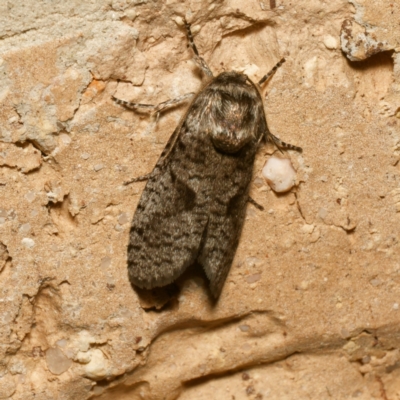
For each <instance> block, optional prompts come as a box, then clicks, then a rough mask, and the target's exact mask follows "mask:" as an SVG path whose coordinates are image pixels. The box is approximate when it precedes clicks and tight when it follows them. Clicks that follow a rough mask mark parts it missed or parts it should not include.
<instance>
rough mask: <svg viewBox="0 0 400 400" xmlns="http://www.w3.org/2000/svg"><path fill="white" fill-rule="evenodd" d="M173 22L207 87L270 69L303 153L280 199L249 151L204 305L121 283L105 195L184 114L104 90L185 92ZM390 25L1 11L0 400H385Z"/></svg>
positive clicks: (394, 225) (398, 182)
mask: <svg viewBox="0 0 400 400" xmlns="http://www.w3.org/2000/svg"><path fill="white" fill-rule="evenodd" d="M274 3H275V7H272V9H271V5H272V6H274ZM378 4H379V6H378ZM183 16H186V18H187V19H188V20H190V21H191V22H192V23H193V31H194V32H195V33H196V35H195V40H196V43H197V44H198V48H199V51H200V52H201V54H203V55H204V58H205V59H206V60H207V62H208V63H209V65H210V67H211V68H212V70H213V71H214V73H218V72H221V71H223V70H231V69H235V70H238V71H244V72H245V73H247V74H248V75H249V76H250V77H251V78H252V79H254V80H258V79H260V78H261V77H262V76H263V75H264V74H265V73H266V72H268V71H269V69H270V68H271V67H272V66H273V65H274V64H275V63H276V62H277V61H278V60H279V59H280V58H281V57H282V56H285V57H286V60H287V61H286V63H285V64H284V65H283V66H282V67H281V68H280V69H279V70H278V71H277V73H276V74H275V76H274V77H273V78H272V79H271V81H270V82H269V83H268V84H267V85H265V88H264V90H265V93H266V94H267V95H268V96H267V101H266V110H267V119H268V123H269V127H270V129H271V131H272V132H273V133H274V134H275V135H277V136H279V137H280V138H281V139H282V140H284V141H287V142H289V143H292V144H294V145H298V146H301V147H302V148H303V153H302V154H299V153H296V152H292V151H291V152H289V153H286V154H284V155H283V156H284V157H288V158H290V159H291V163H292V165H293V167H294V169H295V170H296V174H297V175H296V176H297V177H296V185H295V186H294V187H293V188H292V189H291V191H289V192H288V193H285V194H280V195H277V194H275V193H274V192H273V191H272V190H271V189H270V188H269V186H268V184H267V183H266V181H265V179H264V178H263V176H262V173H261V171H262V168H263V166H264V165H265V162H266V160H267V159H268V157H269V156H271V154H273V153H274V152H276V149H274V148H273V147H272V146H270V145H268V146H265V147H264V148H262V149H261V150H260V152H259V154H258V157H257V160H256V164H255V169H254V181H253V184H252V190H251V195H252V197H253V198H254V199H255V200H256V201H257V202H258V203H259V204H261V205H263V206H264V208H265V211H264V212H261V211H259V210H258V209H256V208H255V207H252V206H251V205H250V206H249V207H248V211H247V219H246V223H245V227H244V230H243V234H242V238H241V241H240V245H239V248H238V252H237V255H236V258H235V261H234V263H233V265H232V269H231V272H230V274H229V276H228V279H227V282H226V284H225V287H224V289H223V292H222V295H221V298H220V301H219V302H218V303H217V304H216V305H213V304H212V302H211V297H210V294H209V292H208V290H207V282H206V279H205V276H204V275H203V274H202V273H201V271H196V270H191V271H188V273H186V274H185V275H184V276H183V277H182V278H180V279H179V280H178V282H177V283H176V285H175V286H172V287H169V288H166V289H165V290H163V291H155V292H154V293H150V294H149V293H143V292H139V291H136V290H134V289H133V288H132V287H131V286H130V284H129V282H128V278H127V270H126V246H127V241H128V232H129V225H130V221H131V219H132V216H133V213H134V211H135V207H136V204H137V203H138V200H139V197H140V194H141V191H142V189H143V187H144V183H137V184H133V185H130V186H124V185H123V182H124V181H126V180H128V179H130V178H132V177H136V176H139V175H143V174H146V173H148V172H150V171H151V170H152V168H153V166H154V164H155V162H156V161H157V159H158V157H159V155H160V153H161V151H162V149H163V147H164V145H165V144H166V142H167V140H168V138H169V136H170V135H171V133H172V131H173V129H174V127H175V126H176V124H177V123H178V121H179V119H180V117H181V116H182V115H183V114H184V111H185V105H183V106H180V107H176V108H174V109H173V110H170V111H168V112H166V113H164V114H163V116H162V118H161V119H160V121H159V123H158V125H157V127H155V128H154V129H151V128H152V123H151V118H150V117H149V115H148V114H146V113H134V112H131V111H128V110H126V109H124V108H122V107H121V106H118V105H116V104H115V103H113V102H112V100H111V95H115V96H117V97H119V98H122V99H125V100H132V101H138V102H141V103H151V104H156V103H158V102H161V101H165V100H167V99H169V98H175V97H177V96H179V95H182V94H185V93H188V92H191V91H196V90H198V89H199V88H200V87H201V85H202V82H201V75H200V74H199V70H198V68H197V67H196V65H195V64H194V63H193V61H192V60H191V57H192V56H191V53H190V51H189V50H188V49H187V43H186V39H185V33H184V31H183V29H182V27H181V26H179V24H177V22H176V21H178V22H179V17H183ZM177 17H178V19H177ZM399 18H400V5H399V2H396V1H388V0H382V1H379V2H376V1H373V0H357V1H356V0H352V1H350V2H348V1H345V0H332V1H317V0H311V1H305V0H303V1H291V2H290V1H288V0H276V1H271V2H269V1H266V0H264V1H261V2H260V1H255V0H254V1H253V0H249V1H238V0H226V1H205V0H199V1H185V2H180V1H158V2H156V1H150V0H133V1H128V0H120V1H112V0H107V1H106V0H97V1H76V0H71V1H67V2H65V1H64V2H61V1H33V0H27V1H24V2H18V1H17V2H5V1H4V2H2V3H1V4H0V38H1V41H0V56H1V57H0V101H1V108H0V199H1V200H0V399H8V398H10V399H13V400H17V399H18V400H27V399H28V400H29V399H35V400H39V399H40V400H45V399H60V400H67V399H68V400H69V399H71V400H72V399H73V400H75V399H78V400H80V399H88V398H99V399H122V400H128V399H129V400H131V399H150V400H153V399H154V400H162V399H166V400H172V399H180V400H197V399H200V400H201V399H210V398H213V399H228V400H240V399H251V400H261V399H352V398H357V399H363V400H364V399H365V400H367V399H384V400H398V399H399V398H400V352H399V348H400V257H399V256H400V244H399V229H400V227H399V222H400V173H399V172H400V171H399V169H400V163H399V161H400V129H399V126H400V119H399V118H400V55H399V53H398V52H399V50H400V29H399V25H398V21H399ZM276 154H277V156H279V157H282V155H281V154H279V153H276Z"/></svg>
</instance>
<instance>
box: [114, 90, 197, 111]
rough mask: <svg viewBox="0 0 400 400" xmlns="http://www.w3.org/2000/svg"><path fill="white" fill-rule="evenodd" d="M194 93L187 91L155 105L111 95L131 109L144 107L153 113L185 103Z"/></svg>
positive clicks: (117, 101)
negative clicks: (132, 101)
mask: <svg viewBox="0 0 400 400" xmlns="http://www.w3.org/2000/svg"><path fill="white" fill-rule="evenodd" d="M193 95H194V93H193V92H192V93H186V94H184V95H182V96H179V97H176V98H175V99H169V100H167V101H163V102H162V103H160V104H157V105H153V104H142V103H131V102H130V101H125V100H120V99H117V98H116V97H114V96H111V97H112V99H113V100H114V101H115V102H116V103H117V104H120V105H122V106H124V107H126V108H130V109H131V110H138V109H144V110H149V111H152V112H153V113H157V114H158V113H160V112H162V111H164V110H165V109H166V108H168V107H172V106H174V105H176V104H179V103H183V102H184V101H186V100H187V99H189V98H190V97H192V96H193Z"/></svg>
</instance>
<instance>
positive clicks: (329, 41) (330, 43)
mask: <svg viewBox="0 0 400 400" xmlns="http://www.w3.org/2000/svg"><path fill="white" fill-rule="evenodd" d="M324 45H325V47H326V48H327V49H329V50H334V49H337V46H338V41H337V40H336V38H334V37H333V36H331V35H325V36H324Z"/></svg>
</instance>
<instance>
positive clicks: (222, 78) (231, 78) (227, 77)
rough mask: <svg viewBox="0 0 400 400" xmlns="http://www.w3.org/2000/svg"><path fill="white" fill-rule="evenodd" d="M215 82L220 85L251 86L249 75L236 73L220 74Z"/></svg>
mask: <svg viewBox="0 0 400 400" xmlns="http://www.w3.org/2000/svg"><path fill="white" fill-rule="evenodd" d="M214 82H215V83H220V84H237V85H251V83H250V80H249V77H248V76H247V75H245V74H242V73H240V72H235V71H229V72H222V73H220V74H219V75H218V76H217V77H215V78H214Z"/></svg>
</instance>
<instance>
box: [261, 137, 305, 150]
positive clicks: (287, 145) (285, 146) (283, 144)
mask: <svg viewBox="0 0 400 400" xmlns="http://www.w3.org/2000/svg"><path fill="white" fill-rule="evenodd" d="M267 137H268V138H271V142H272V143H274V144H275V146H276V147H278V149H279V150H281V149H286V150H296V151H298V152H300V153H301V152H302V151H303V149H302V148H301V147H298V146H294V145H293V144H290V143H286V142H283V141H282V140H281V139H279V138H278V137H276V136H275V135H273V134H272V133H271V132H268V136H267Z"/></svg>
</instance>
